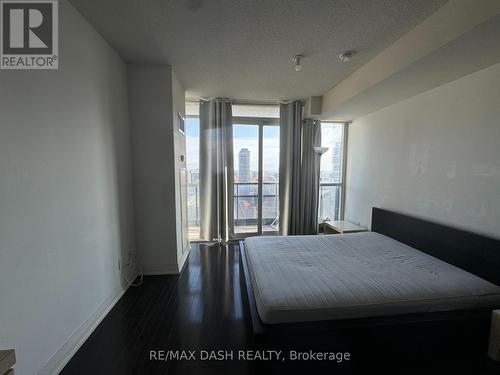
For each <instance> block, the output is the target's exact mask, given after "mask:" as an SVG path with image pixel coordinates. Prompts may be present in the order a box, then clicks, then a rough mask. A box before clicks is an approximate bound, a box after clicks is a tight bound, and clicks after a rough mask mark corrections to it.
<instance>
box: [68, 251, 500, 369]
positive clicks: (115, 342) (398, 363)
mask: <svg viewBox="0 0 500 375" xmlns="http://www.w3.org/2000/svg"><path fill="white" fill-rule="evenodd" d="M247 308H248V306H247V304H246V300H245V299H244V297H243V295H242V293H241V289H240V273H239V251H238V246H236V245H234V246H233V245H231V246H227V247H225V246H207V245H194V246H193V249H192V251H191V254H190V257H189V261H188V264H187V265H186V267H185V268H184V270H183V272H182V274H181V275H180V276H148V277H145V278H144V282H143V285H142V286H140V287H131V288H129V290H128V291H127V292H126V293H125V294H124V296H123V297H122V298H121V300H120V301H119V302H118V303H117V304H116V305H115V307H114V308H113V309H112V310H111V312H110V313H109V314H108V315H107V317H106V318H105V319H104V320H103V321H102V322H101V324H100V325H99V326H98V327H97V329H96V330H95V331H94V332H93V333H92V335H91V336H90V337H89V338H88V340H87V341H86V342H85V343H84V345H83V346H82V347H81V348H80V349H79V350H78V352H77V353H76V354H75V355H74V357H73V358H72V359H71V361H70V362H69V363H68V364H67V365H66V367H65V368H64V369H63V371H62V372H61V374H63V375H70V374H93V375H95V374H226V373H227V374H238V375H245V374H253V373H262V372H268V371H272V372H273V373H292V372H293V373H295V372H300V373H303V372H307V371H313V372H326V371H328V372H330V373H331V372H333V373H336V374H340V373H342V374H358V373H359V374H365V373H372V372H373V371H374V370H375V369H376V368H379V369H382V370H384V372H385V373H389V372H391V373H393V372H394V373H405V374H409V373H415V374H433V373H440V374H500V368H499V367H498V365H497V364H495V363H494V362H492V361H490V360H489V359H488V358H487V356H486V355H485V354H483V351H482V350H481V351H479V352H480V353H481V354H478V353H470V355H463V354H460V355H455V356H453V355H451V356H444V357H442V358H441V356H440V354H436V356H435V358H434V357H433V358H431V360H429V359H428V358H427V359H426V360H425V361H424V360H422V361H421V360H420V358H421V357H420V349H419V350H417V352H415V353H414V354H415V355H413V356H411V357H409V359H408V358H397V357H396V356H395V355H394V353H393V352H391V351H385V350H384V348H373V349H374V350H373V352H372V355H367V356H365V354H366V351H364V352H363V354H358V353H357V352H356V345H354V346H352V342H353V341H354V342H357V340H359V342H363V341H365V339H364V337H363V331H362V332H358V333H357V336H354V335H351V334H345V333H343V334H340V335H337V336H335V337H334V338H333V337H332V346H331V348H325V349H326V350H328V349H331V350H334V349H335V350H336V351H338V350H342V349H344V350H351V351H352V353H351V356H352V359H351V360H350V361H349V362H343V363H335V362H333V363H332V362H328V363H326V364H325V363H324V362H314V361H308V362H300V363H290V362H289V361H288V362H285V363H282V362H281V361H270V362H259V361H238V360H232V361H230V360H228V361H202V360H199V359H198V360H171V361H164V360H151V359H150V354H151V351H160V350H164V351H168V350H174V351H175V350H180V351H182V350H184V351H190V350H194V351H196V356H197V357H198V358H199V356H200V354H201V352H200V351H201V350H207V351H210V350H227V351H232V350H234V351H236V352H237V351H239V350H254V349H255V348H256V347H255V344H254V340H253V335H252V333H251V328H250V320H249V317H248V310H247ZM344 340H345V341H344ZM412 341H414V340H413V338H411V337H409V338H408V343H411V342H412ZM304 344H306V347H307V343H304ZM397 345H398V346H400V347H401V346H404V345H400V344H397ZM418 345H420V344H418ZM443 345H446V343H443ZM269 349H278V348H269ZM407 350H408V351H415V350H416V349H415V345H408V349H407ZM445 352H446V350H445ZM360 353H361V352H360ZM374 353H377V354H374ZM448 354H449V353H448ZM465 354H467V352H466V353H465ZM235 359H236V358H235Z"/></svg>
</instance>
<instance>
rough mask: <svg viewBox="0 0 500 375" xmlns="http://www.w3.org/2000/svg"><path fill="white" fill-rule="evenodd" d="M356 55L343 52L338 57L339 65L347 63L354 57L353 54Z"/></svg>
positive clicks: (350, 52) (352, 52) (351, 52)
mask: <svg viewBox="0 0 500 375" xmlns="http://www.w3.org/2000/svg"><path fill="white" fill-rule="evenodd" d="M355 53H356V51H353V50H351V51H345V52H344V53H341V54H340V55H339V60H340V62H341V63H346V62H349V61H350V60H351V58H352V57H353V56H354V54H355Z"/></svg>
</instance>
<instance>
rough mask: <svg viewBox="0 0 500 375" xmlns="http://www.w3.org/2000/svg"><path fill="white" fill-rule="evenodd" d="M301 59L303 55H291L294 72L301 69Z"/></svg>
mask: <svg viewBox="0 0 500 375" xmlns="http://www.w3.org/2000/svg"><path fill="white" fill-rule="evenodd" d="M302 60H304V56H303V55H295V56H292V62H293V63H295V71H296V72H300V71H301V70H302Z"/></svg>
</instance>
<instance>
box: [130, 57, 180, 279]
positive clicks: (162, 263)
mask: <svg viewBox="0 0 500 375" xmlns="http://www.w3.org/2000/svg"><path fill="white" fill-rule="evenodd" d="M128 77H129V103H130V116H131V117H130V119H131V124H132V139H133V160H134V204H135V213H136V218H135V223H136V236H137V248H138V253H139V256H140V260H141V264H142V266H143V269H144V272H145V273H146V274H165V273H178V271H179V269H180V268H179V265H180V262H179V259H178V253H179V252H181V250H180V248H179V246H180V236H179V234H180V233H179V231H178V228H180V221H179V220H178V218H179V216H177V215H176V213H177V211H178V210H179V209H180V207H179V194H180V191H179V189H178V186H179V185H178V184H179V172H178V168H179V165H180V164H179V162H178V161H177V159H178V156H179V155H178V153H179V152H182V149H183V148H182V146H183V143H179V142H182V140H178V141H176V140H175V137H176V135H175V134H176V130H175V127H176V126H177V125H176V118H177V112H181V113H184V91H183V89H182V88H181V86H180V84H179V83H178V81H177V79H176V78H175V76H174V75H173V72H172V68H171V67H170V66H169V65H153V64H130V65H128ZM176 147H177V150H176ZM183 147H184V150H185V144H184V146H183ZM184 152H185V151H184Z"/></svg>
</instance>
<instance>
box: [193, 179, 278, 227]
mask: <svg viewBox="0 0 500 375" xmlns="http://www.w3.org/2000/svg"><path fill="white" fill-rule="evenodd" d="M258 203H259V185H258V183H257V182H235V183H234V220H235V225H238V223H239V222H243V221H244V222H246V223H249V222H251V221H253V220H255V222H257V219H258ZM278 214H279V185H278V183H277V182H263V183H262V221H263V224H269V223H271V222H273V221H274V220H275V219H276V218H277V217H278ZM188 222H189V225H190V226H199V225H200V195H199V184H197V183H191V184H188Z"/></svg>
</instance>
